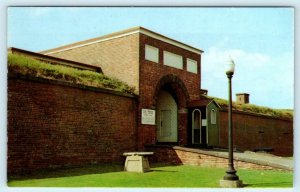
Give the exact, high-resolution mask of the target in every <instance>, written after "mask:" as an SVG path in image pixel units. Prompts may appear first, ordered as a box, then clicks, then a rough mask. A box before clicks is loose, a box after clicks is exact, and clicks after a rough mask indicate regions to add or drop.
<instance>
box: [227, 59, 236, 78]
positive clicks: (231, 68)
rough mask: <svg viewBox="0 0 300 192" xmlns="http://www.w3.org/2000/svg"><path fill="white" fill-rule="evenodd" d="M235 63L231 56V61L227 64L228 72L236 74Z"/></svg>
mask: <svg viewBox="0 0 300 192" xmlns="http://www.w3.org/2000/svg"><path fill="white" fill-rule="evenodd" d="M234 67H235V63H234V61H233V59H232V58H231V57H229V62H228V64H227V65H226V74H230V75H233V74H234Z"/></svg>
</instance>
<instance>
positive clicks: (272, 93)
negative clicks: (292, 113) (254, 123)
mask: <svg viewBox="0 0 300 192" xmlns="http://www.w3.org/2000/svg"><path fill="white" fill-rule="evenodd" d="M221 44H222V46H214V47H211V48H209V49H208V51H207V52H206V53H205V54H204V55H203V57H202V88H204V89H208V93H209V95H211V96H216V97H221V98H227V92H228V91H227V77H226V75H225V65H226V63H227V62H228V60H229V55H230V56H231V57H232V58H233V60H234V61H235V63H236V70H235V74H234V77H233V94H235V93H237V92H247V93H250V101H251V103H253V104H257V105H264V106H270V107H274V108H292V106H293V93H294V87H293V72H294V67H293V66H294V59H293V54H292V53H282V54H280V55H276V56H271V55H266V54H261V53H257V52H247V51H245V50H241V49H227V50H225V48H224V46H223V43H221ZM233 99H234V98H233Z"/></svg>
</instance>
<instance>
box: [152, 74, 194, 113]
mask: <svg viewBox="0 0 300 192" xmlns="http://www.w3.org/2000/svg"><path fill="white" fill-rule="evenodd" d="M165 87H168V89H169V90H168V91H169V92H170V93H171V94H172V95H173V96H174V98H175V100H176V101H177V102H178V108H179V109H181V108H186V106H187V103H188V102H189V101H190V97H189V93H188V90H187V88H186V86H185V84H184V83H183V81H182V80H181V79H180V78H179V77H178V76H177V75H174V74H169V75H165V76H163V77H162V78H161V79H160V80H159V81H158V83H157V85H156V87H155V94H154V98H153V101H154V102H155V103H154V105H156V103H157V97H158V94H159V92H160V91H161V90H162V89H164V88H165Z"/></svg>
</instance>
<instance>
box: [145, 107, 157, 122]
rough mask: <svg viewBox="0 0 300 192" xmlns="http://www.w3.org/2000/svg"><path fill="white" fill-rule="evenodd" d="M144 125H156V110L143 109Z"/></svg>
mask: <svg viewBox="0 0 300 192" xmlns="http://www.w3.org/2000/svg"><path fill="white" fill-rule="evenodd" d="M142 124H144V125H155V110H152V109H142Z"/></svg>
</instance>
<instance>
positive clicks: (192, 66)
mask: <svg viewBox="0 0 300 192" xmlns="http://www.w3.org/2000/svg"><path fill="white" fill-rule="evenodd" d="M186 64H187V66H186V68H187V71H189V72H192V73H196V74H197V73H198V69H197V61H195V60H193V59H187V62H186Z"/></svg>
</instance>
